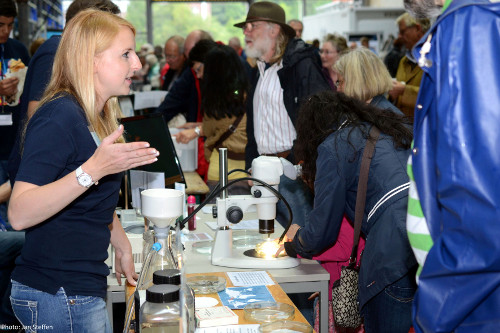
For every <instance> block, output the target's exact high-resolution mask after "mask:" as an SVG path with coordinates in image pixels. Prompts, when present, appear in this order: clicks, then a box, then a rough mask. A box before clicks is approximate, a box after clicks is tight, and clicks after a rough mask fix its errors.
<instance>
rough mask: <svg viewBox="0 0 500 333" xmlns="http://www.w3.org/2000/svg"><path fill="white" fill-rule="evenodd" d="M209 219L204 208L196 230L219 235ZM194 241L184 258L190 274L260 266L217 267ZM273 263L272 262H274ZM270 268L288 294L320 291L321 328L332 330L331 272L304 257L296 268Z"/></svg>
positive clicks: (277, 230)
mask: <svg viewBox="0 0 500 333" xmlns="http://www.w3.org/2000/svg"><path fill="white" fill-rule="evenodd" d="M256 218H257V214H256V213H255V212H250V213H245V214H244V217H243V220H252V219H256ZM206 221H215V219H214V218H213V217H212V215H211V214H204V213H202V211H200V212H199V213H198V214H197V220H196V224H197V226H196V231H193V232H196V233H200V232H205V233H207V234H209V235H210V236H212V237H215V231H214V230H212V229H210V228H209V227H208V226H207V224H206V223H205V222H206ZM274 228H275V233H274V234H272V236H271V237H273V238H278V237H279V236H280V235H281V233H282V232H283V230H284V229H283V227H282V226H281V225H280V224H279V223H278V222H275V226H274ZM193 244H195V243H193V242H186V244H185V252H184V260H185V271H186V273H187V274H190V273H209V272H235V271H251V270H256V269H241V268H231V267H223V266H214V265H212V264H211V261H210V255H209V254H203V253H199V252H197V251H195V250H193V247H192V246H193ZM270 265H272V262H271V264H270ZM266 270H267V271H268V272H269V273H270V274H271V275H272V276H273V277H274V279H275V280H276V282H278V283H279V285H280V286H281V288H282V289H283V290H284V291H285V292H286V293H288V294H293V293H309V292H311V293H312V292H319V293H320V298H319V301H320V331H321V332H328V284H329V280H330V274H329V273H328V272H327V271H326V270H325V269H324V268H323V267H322V266H321V265H320V264H319V263H318V262H317V261H315V260H308V259H300V265H299V266H297V267H293V268H286V269H273V268H272V267H269V268H266Z"/></svg>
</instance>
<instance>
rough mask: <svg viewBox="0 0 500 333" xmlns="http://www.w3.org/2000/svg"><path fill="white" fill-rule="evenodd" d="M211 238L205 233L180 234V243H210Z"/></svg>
mask: <svg viewBox="0 0 500 333" xmlns="http://www.w3.org/2000/svg"><path fill="white" fill-rule="evenodd" d="M212 239H213V237H212V236H210V235H209V234H207V233H206V232H198V233H194V232H189V233H186V234H185V233H184V232H183V233H182V235H181V242H182V243H183V244H184V243H185V242H203V241H210V240H212Z"/></svg>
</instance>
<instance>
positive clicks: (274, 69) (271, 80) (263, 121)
mask: <svg viewBox="0 0 500 333" xmlns="http://www.w3.org/2000/svg"><path fill="white" fill-rule="evenodd" d="M235 26H236V27H239V28H242V29H243V33H244V35H245V43H246V50H245V51H246V53H247V56H248V57H252V58H256V59H257V66H256V67H255V68H254V69H253V70H252V72H251V74H250V80H251V81H250V82H251V86H252V88H251V91H250V93H249V96H248V97H249V98H248V108H247V117H248V118H247V119H248V120H247V136H248V143H247V147H246V151H245V155H246V158H245V161H246V167H247V169H248V168H250V167H251V163H252V160H253V159H254V158H256V157H258V156H259V155H271V156H279V157H284V158H286V159H288V160H289V161H291V162H292V163H296V162H297V161H295V160H294V157H293V143H294V140H295V139H296V137H297V135H296V131H295V123H296V121H297V115H298V111H299V106H300V105H301V103H302V101H304V100H305V99H306V98H307V97H308V96H310V95H312V94H314V93H317V92H319V91H322V90H328V89H330V87H329V86H328V83H327V82H326V80H325V79H324V77H323V75H322V73H321V60H320V58H319V56H318V54H317V52H315V50H314V48H312V47H311V46H310V45H307V44H306V43H304V41H303V40H302V39H298V38H294V37H295V30H293V28H292V27H290V26H289V25H288V24H286V20H285V11H284V10H283V8H281V7H280V6H279V5H277V4H275V3H272V2H267V1H261V2H256V3H253V4H252V5H251V6H250V9H249V10H248V14H247V18H246V20H245V21H244V22H241V23H237V24H235ZM304 188H305V187H304V186H303V184H302V181H301V180H290V179H288V178H286V177H281V180H280V186H279V190H280V193H281V194H282V195H283V196H284V197H285V199H286V200H287V201H288V202H289V203H293V205H291V207H292V212H293V220H294V223H297V224H299V225H303V224H304V221H305V218H306V215H307V213H308V212H309V211H310V210H311V208H312V195H311V194H310V193H308V191H307V190H304ZM288 216H289V214H288V211H287V209H286V207H285V205H284V204H283V202H282V201H281V200H280V201H279V202H278V206H277V216H276V219H277V220H278V222H280V223H281V224H282V225H286V224H287V223H288V218H289V217H288Z"/></svg>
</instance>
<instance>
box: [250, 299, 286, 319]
mask: <svg viewBox="0 0 500 333" xmlns="http://www.w3.org/2000/svg"><path fill="white" fill-rule="evenodd" d="M243 312H244V313H245V319H246V320H250V321H256V322H258V323H270V322H273V321H277V320H279V321H283V320H287V319H288V320H292V319H293V317H294V316H295V309H294V308H293V306H291V305H290V304H286V303H279V302H278V303H275V302H255V303H250V304H248V305H247V306H245V308H244V309H243Z"/></svg>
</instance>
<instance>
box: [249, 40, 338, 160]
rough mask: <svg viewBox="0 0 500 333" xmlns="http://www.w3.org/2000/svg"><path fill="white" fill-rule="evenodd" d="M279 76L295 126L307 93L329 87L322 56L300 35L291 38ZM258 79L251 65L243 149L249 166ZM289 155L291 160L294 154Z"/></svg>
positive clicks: (253, 153) (253, 154)
mask: <svg viewBox="0 0 500 333" xmlns="http://www.w3.org/2000/svg"><path fill="white" fill-rule="evenodd" d="M278 76H279V79H280V83H281V88H283V101H284V104H285V108H286V111H287V112H288V116H289V117H290V119H291V120H292V123H293V125H294V126H295V123H296V120H297V116H298V114H299V107H300V105H301V103H302V101H304V100H305V99H306V98H307V97H308V96H310V95H313V94H315V93H317V92H320V91H323V90H329V89H330V86H329V85H328V82H327V81H326V79H325V78H324V76H323V74H322V72H321V60H320V58H319V56H318V53H317V52H316V51H315V49H314V48H313V47H311V46H310V45H308V44H306V43H304V41H303V40H301V39H291V40H290V42H289V43H288V45H287V47H286V50H285V54H284V56H283V68H282V69H280V70H279V71H278ZM258 81H259V70H258V69H257V68H253V69H252V71H251V73H250V83H251V84H252V88H251V91H250V93H249V95H248V97H249V98H248V99H247V103H248V104H247V117H248V118H247V136H248V143H247V147H246V150H245V155H246V157H245V165H246V168H247V169H248V168H250V167H251V165H252V161H253V159H254V158H256V157H258V156H259V153H258V151H257V143H256V142H255V135H254V127H253V97H254V92H255V87H256V86H257V82H258ZM288 159H289V160H290V161H292V162H294V161H293V154H291V155H290V156H289V158H288Z"/></svg>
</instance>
